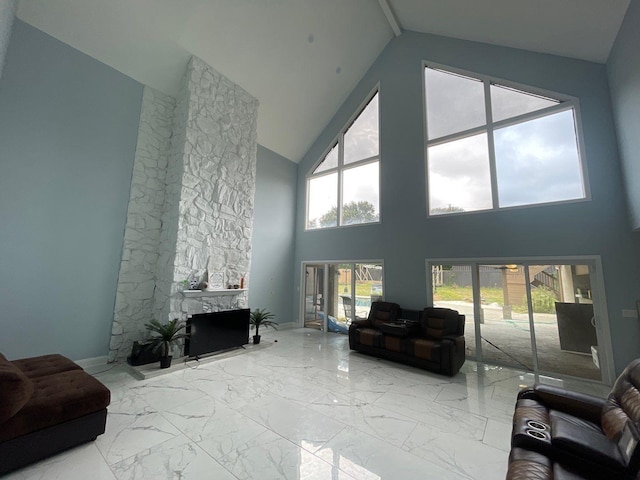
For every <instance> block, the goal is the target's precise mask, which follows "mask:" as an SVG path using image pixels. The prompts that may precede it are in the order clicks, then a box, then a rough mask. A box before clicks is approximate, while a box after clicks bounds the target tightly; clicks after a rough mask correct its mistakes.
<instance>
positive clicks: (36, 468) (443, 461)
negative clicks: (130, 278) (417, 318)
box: [3, 329, 609, 480]
mask: <svg viewBox="0 0 640 480" xmlns="http://www.w3.org/2000/svg"><path fill="white" fill-rule="evenodd" d="M261 333H262V336H263V339H262V340H263V342H272V344H271V345H270V346H269V347H268V348H264V349H256V350H248V351H246V352H242V353H240V354H238V355H235V356H230V357H226V358H220V359H216V360H213V361H208V362H201V363H198V362H191V363H190V364H189V366H188V368H185V369H182V370H180V371H174V372H171V373H167V374H165V375H161V376H158V377H155V378H152V379H150V380H144V381H140V380H137V379H135V378H133V377H132V376H131V375H130V374H129V373H128V370H127V369H126V368H125V367H124V366H121V365H108V366H105V367H104V368H102V369H97V371H98V373H96V374H95V376H96V377H97V378H98V379H100V380H101V381H102V382H103V383H104V384H105V385H107V387H109V389H110V390H111V405H110V406H109V408H108V411H109V413H108V416H107V429H106V432H105V433H104V434H103V435H100V436H99V437H98V438H97V440H96V441H95V442H92V443H89V444H87V445H83V446H81V447H78V448H74V449H72V450H69V451H67V452H63V453H61V454H59V455H56V456H53V457H51V458H49V459H46V460H44V461H41V462H39V463H36V464H34V465H32V466H29V467H26V468H23V469H21V470H18V471H16V472H13V473H12V474H10V475H8V476H7V477H5V478H7V479H9V480H18V479H20V480H23V479H29V480H31V479H43V480H49V479H64V480H67V479H69V480H76V479H86V478H90V479H91V480H115V479H119V480H120V479H122V480H124V479H126V480H146V479H149V478H153V479H154V480H155V479H165V478H166V479H174V478H183V479H201V478H202V479H208V478H214V479H222V480H226V479H260V480H263V479H278V480H280V479H289V478H290V479H295V480H298V479H309V480H316V479H318V480H324V479H331V480H336V479H342V480H353V479H357V480H368V479H375V480H380V479H393V480H395V479H401V480H404V479H414V478H416V479H417V478H420V479H437V480H461V479H463V480H472V479H473V480H475V479H479V480H493V479H499V478H500V479H502V478H504V476H505V472H506V468H507V463H508V455H509V443H510V435H511V419H512V415H513V410H514V406H515V401H516V395H517V393H518V391H519V390H520V388H522V387H523V386H530V385H533V383H534V382H536V381H542V382H546V383H551V384H557V385H560V386H565V387H568V388H572V387H575V388H574V389H575V390H578V391H581V392H585V393H592V394H597V395H598V394H599V395H600V396H603V394H604V393H606V392H607V391H608V390H609V387H604V386H602V385H599V384H593V383H589V382H581V381H578V380H559V379H554V378H551V377H540V376H537V377H536V376H535V375H532V374H530V373H527V372H522V371H518V370H514V369H509V368H504V367H496V366H491V365H484V364H478V363H476V362H472V361H467V362H466V363H465V365H464V366H463V368H462V369H461V371H460V373H458V374H457V375H455V376H454V377H446V376H442V375H437V374H435V373H432V372H428V371H425V370H421V369H417V368H414V367H410V366H406V365H401V364H398V363H394V362H389V361H386V360H380V359H377V358H373V357H370V356H367V355H363V354H360V353H356V352H351V351H350V350H349V345H348V339H347V337H346V336H343V335H337V334H325V333H323V332H320V331H316V330H310V329H287V330H281V331H272V330H267V331H265V332H261ZM275 340H277V342H275ZM94 371H95V370H94ZM3 480H4V479H3Z"/></svg>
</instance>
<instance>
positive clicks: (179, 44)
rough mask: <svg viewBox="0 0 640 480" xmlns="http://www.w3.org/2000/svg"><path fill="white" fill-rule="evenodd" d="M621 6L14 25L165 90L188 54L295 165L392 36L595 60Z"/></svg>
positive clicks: (320, 4) (97, 17)
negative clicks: (253, 109)
mask: <svg viewBox="0 0 640 480" xmlns="http://www.w3.org/2000/svg"><path fill="white" fill-rule="evenodd" d="M629 1H630V0H537V1H535V2H532V1H531V0H484V1H478V0H180V1H176V0H20V2H19V4H18V18H20V19H21V20H23V21H25V22H27V23H29V24H31V25H33V26H35V27H37V28H39V29H40V30H42V31H44V32H46V33H48V34H50V35H52V36H53V37H55V38H57V39H59V40H61V41H63V42H65V43H67V44H69V45H71V46H72V47H74V48H76V49H78V50H80V51H82V52H84V53H86V54H88V55H90V56H92V57H94V58H96V59H97V60H99V61H101V62H103V63H105V64H107V65H110V66H112V67H113V68H115V69H117V70H119V71H120V72H122V73H124V74H126V75H128V76H130V77H132V78H134V79H135V80H137V81H139V82H141V83H144V84H146V85H149V86H151V87H154V88H156V89H158V90H161V91H163V92H165V93H168V94H175V93H176V92H177V90H178V84H179V80H180V77H181V75H182V73H183V72H184V68H185V66H186V63H187V61H188V59H189V57H190V56H191V55H197V56H198V57H200V58H201V59H203V60H204V61H205V62H207V63H208V64H210V65H211V66H212V67H214V68H215V69H216V70H218V71H219V72H220V73H222V74H224V75H226V76H227V77H229V78H230V79H231V80H233V81H234V82H236V83H237V84H239V85H240V86H242V87H243V88H244V89H245V90H247V91H248V92H249V93H251V94H252V95H253V96H255V97H256V98H258V100H259V101H260V113H259V117H258V142H259V143H260V144H261V145H263V146H265V147H267V148H269V149H271V150H273V151H275V152H277V153H279V154H281V155H283V156H285V157H287V158H288V159H290V160H292V161H296V162H298V161H300V159H301V158H302V156H303V155H304V154H305V153H306V151H307V149H308V148H309V147H310V145H311V143H312V142H313V141H314V140H315V139H316V137H317V136H318V135H319V133H320V132H321V131H322V129H323V127H324V126H325V125H326V124H327V123H328V122H329V120H330V119H331V117H332V116H333V115H334V114H335V112H336V110H337V109H338V108H339V106H340V105H341V104H342V102H343V101H344V100H345V98H346V97H347V95H348V94H349V92H350V91H351V90H352V89H353V88H354V86H355V85H356V83H357V82H358V81H359V80H360V78H361V77H362V76H363V75H364V73H365V71H366V70H367V68H368V67H369V66H370V65H371V64H372V63H373V62H374V60H375V59H376V57H377V56H378V55H379V54H380V52H381V51H382V50H383V48H384V47H385V45H386V44H387V43H388V42H389V41H390V40H391V39H392V38H393V36H394V35H397V34H401V32H402V30H414V31H418V32H425V33H434V34H438V35H445V36H449V37H455V38H462V39H467V40H474V41H479V42H486V43H492V44H496V45H503V46H509V47H517V48H522V49H526V50H533V51H537V52H543V53H551V54H556V55H562V56H567V57H573V58H578V59H584V60H589V61H593V62H599V63H605V62H606V60H607V57H608V55H609V51H610V49H611V47H612V45H613V42H614V41H615V38H616V34H617V32H618V29H619V28H620V25H621V23H622V20H623V17H624V14H625V12H626V10H627V7H628V6H629Z"/></svg>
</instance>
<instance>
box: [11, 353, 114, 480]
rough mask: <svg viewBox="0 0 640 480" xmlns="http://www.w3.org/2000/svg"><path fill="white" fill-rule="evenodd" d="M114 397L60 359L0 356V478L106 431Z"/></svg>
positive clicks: (55, 357) (86, 374) (93, 379)
mask: <svg viewBox="0 0 640 480" xmlns="http://www.w3.org/2000/svg"><path fill="white" fill-rule="evenodd" d="M110 395H111V394H110V392H109V390H108V389H107V388H106V387H105V386H104V385H102V383H100V382H99V381H98V380H96V379H95V378H93V377H92V376H91V375H89V374H88V373H86V372H85V371H84V370H82V368H81V367H80V366H79V365H77V364H76V363H74V362H72V361H71V360H69V359H68V358H66V357H63V356H62V355H43V356H41V357H34V358H26V359H22V360H15V361H9V360H7V359H6V358H5V357H4V356H3V355H2V354H0V475H3V474H4V473H7V472H9V471H11V470H15V469H17V468H20V467H23V466H25V465H28V464H30V463H33V462H36V461H38V460H41V459H43V458H45V457H48V456H50V455H53V454H55V453H58V452H61V451H63V450H66V449H68V448H71V447H74V446H76V445H80V444H81V443H84V442H88V441H91V440H94V439H95V438H96V437H97V436H98V435H100V434H102V433H104V431H105V425H106V419H107V405H109V402H110Z"/></svg>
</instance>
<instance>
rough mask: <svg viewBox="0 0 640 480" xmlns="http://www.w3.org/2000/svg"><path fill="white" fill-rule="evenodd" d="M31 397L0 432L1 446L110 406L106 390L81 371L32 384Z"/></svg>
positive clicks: (36, 380)
mask: <svg viewBox="0 0 640 480" xmlns="http://www.w3.org/2000/svg"><path fill="white" fill-rule="evenodd" d="M31 382H32V383H33V395H32V396H31V398H30V399H29V400H28V401H27V402H26V404H25V405H24V406H23V407H22V409H21V410H20V411H19V412H18V413H16V414H15V415H14V416H13V417H11V418H10V419H8V420H7V421H6V422H5V423H4V424H3V425H2V428H1V429H0V442H2V441H6V440H10V439H12V438H15V437H19V436H21V435H25V434H27V433H31V432H34V431H36V430H40V429H43V428H46V427H50V426H53V425H57V424H59V423H63V422H66V421H69V420H72V419H75V418H79V417H82V416H84V415H88V414H90V413H94V412H97V411H100V410H102V409H104V408H106V407H107V405H109V402H110V399H111V394H110V392H109V390H108V389H107V387H105V386H104V385H102V383H100V382H99V381H98V380H96V379H95V378H93V377H92V376H91V375H89V374H88V373H85V372H84V371H82V370H70V371H67V372H62V373H58V374H55V375H49V376H44V377H38V378H34V379H32V380H31Z"/></svg>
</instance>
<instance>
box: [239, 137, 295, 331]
mask: <svg viewBox="0 0 640 480" xmlns="http://www.w3.org/2000/svg"><path fill="white" fill-rule="evenodd" d="M297 174H298V165H297V164H295V163H293V162H290V161H289V160H287V159H286V158H284V157H282V156H280V155H278V154H277V153H274V152H272V151H271V150H269V149H267V148H264V147H262V146H261V145H258V165H257V180H256V196H255V205H254V218H253V244H252V253H251V275H250V284H249V306H250V307H251V309H252V310H253V309H256V308H266V309H267V310H268V311H270V312H272V313H273V314H275V316H276V318H275V321H276V322H278V323H287V322H292V321H293V318H292V316H291V278H292V276H293V248H294V232H295V202H296V177H297Z"/></svg>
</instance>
